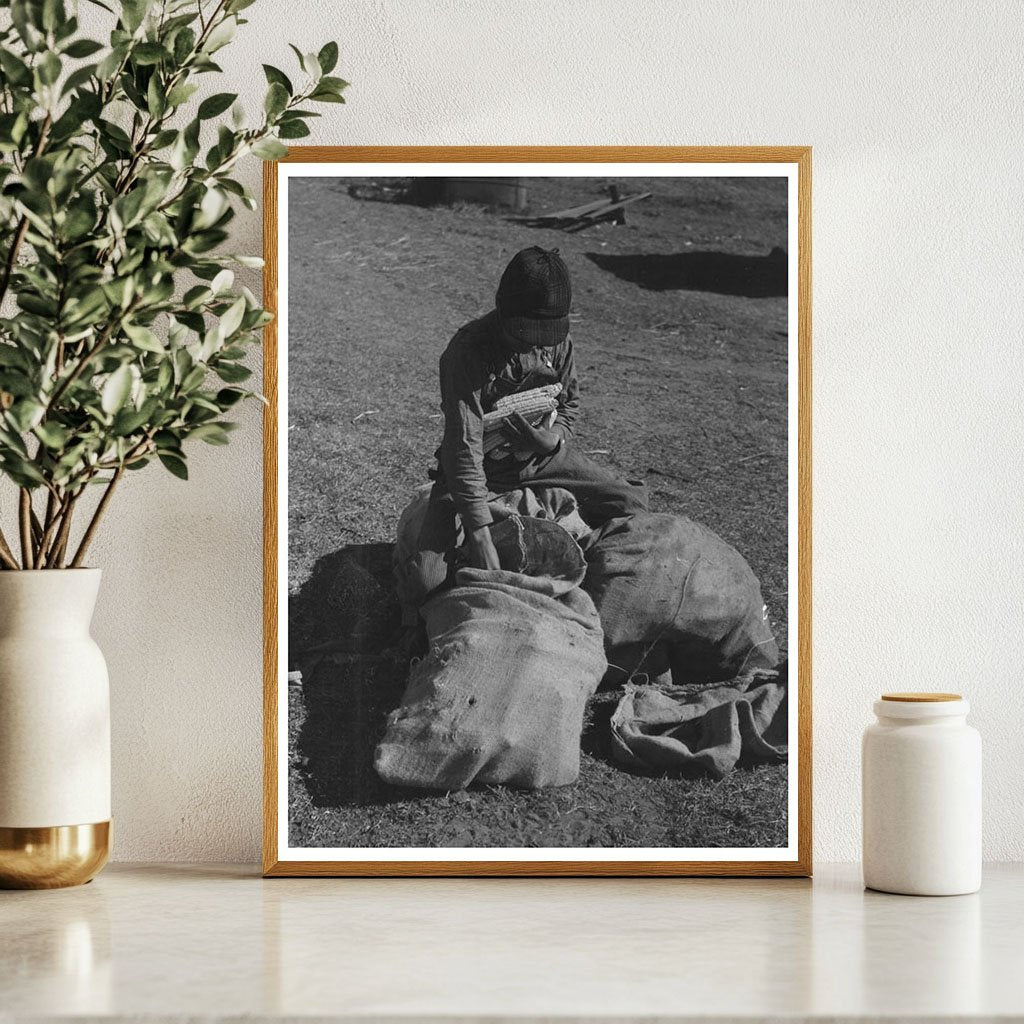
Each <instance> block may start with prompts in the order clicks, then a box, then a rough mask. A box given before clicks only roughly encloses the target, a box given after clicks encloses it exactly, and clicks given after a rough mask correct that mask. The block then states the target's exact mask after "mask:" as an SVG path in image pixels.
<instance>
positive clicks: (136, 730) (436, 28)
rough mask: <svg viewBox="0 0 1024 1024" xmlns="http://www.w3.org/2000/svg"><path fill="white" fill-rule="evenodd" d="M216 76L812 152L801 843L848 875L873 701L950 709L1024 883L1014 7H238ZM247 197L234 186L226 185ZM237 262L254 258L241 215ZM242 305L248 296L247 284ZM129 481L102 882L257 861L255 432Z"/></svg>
mask: <svg viewBox="0 0 1024 1024" xmlns="http://www.w3.org/2000/svg"><path fill="white" fill-rule="evenodd" d="M247 14H248V16H249V17H250V19H251V23H250V25H249V26H247V27H246V28H245V29H244V30H243V31H242V32H241V33H240V35H239V37H238V40H237V42H236V43H235V44H234V45H233V46H232V47H231V48H230V49H229V50H227V51H224V52H223V56H224V61H223V64H224V67H225V71H226V76H225V78H226V79H227V81H225V82H223V83H218V85H217V89H218V91H219V90H221V89H227V88H230V89H232V90H237V91H238V92H239V93H241V94H242V95H243V96H246V97H249V98H250V102H253V103H255V102H258V97H259V95H261V89H262V73H261V72H260V69H259V65H260V63H261V62H263V61H266V62H269V63H274V64H279V65H280V66H282V67H286V66H288V65H289V62H290V60H291V56H290V53H289V51H288V50H287V46H286V43H287V42H288V41H293V42H295V43H297V44H298V45H299V46H300V48H302V49H310V48H313V47H316V46H318V45H319V44H320V43H322V42H323V41H325V40H327V39H330V38H333V39H337V40H338V41H339V43H340V45H341V48H342V55H343V56H342V62H341V65H340V67H339V72H338V73H340V74H342V75H344V77H346V78H349V79H350V80H351V81H352V82H353V83H354V87H353V89H352V92H351V96H350V101H349V105H348V106H346V107H335V108H331V109H330V111H329V112H328V114H327V116H324V117H323V118H321V119H320V120H319V121H318V122H316V127H315V131H314V135H313V137H312V138H311V139H309V140H307V141H309V142H312V143H322V144H332V143H333V144H342V143H344V144H382V143H392V144H402V143H421V144H427V143H430V144H454V143H502V144H527V143H537V144H557V143H566V144H581V145H586V144H609V143H615V144H641V143H643V144H658V145H679V144H686V145H693V144H754V143H771V144H782V143H786V144H804V145H807V144H809V145H812V146H813V147H814V305H815V316H814V378H815V379H814V392H815V393H814V444H815V452H814V470H815V479H814V526H815V531H814V534H815V536H814V542H815V566H814V567H815V572H814V582H815V590H814V612H815V627H814V648H815V670H814V688H815V699H814V703H815V727H814V732H815V746H816V749H815V755H816V757H815V761H816V764H815V776H816V777H815V806H816V822H815V849H816V855H817V857H818V858H819V859H823V860H832V859H854V858H856V857H857V856H858V855H859V852H858V849H859V839H858V836H859V776H858V759H859V741H860V731H861V728H862V726H863V725H864V724H865V722H866V721H867V720H868V718H869V716H870V707H871V700H872V699H873V697H874V696H875V695H876V694H877V693H878V692H879V691H880V690H883V689H892V688H897V689H914V688H936V689H954V690H962V691H963V692H964V693H965V694H967V695H968V696H969V697H970V699H971V700H972V702H973V705H974V708H975V710H974V715H973V720H974V723H975V724H976V725H977V726H978V727H979V728H980V729H981V731H982V733H983V736H984V739H985V744H986V748H985V749H986V773H987V774H986V855H987V856H988V857H990V858H997V859H1024V801H1022V800H1021V794H1022V792H1024V740H1022V738H1021V719H1022V711H1024V696H1022V694H1024V681H1022V678H1021V675H1022V666H1024V640H1022V635H1021V610H1022V607H1024V583H1022V574H1021V563H1022V559H1021V555H1022V550H1024V543H1022V540H1021V511H1020V508H1021V500H1020V497H1021V495H1020V491H1021V479H1022V472H1021V471H1022V469H1024V465H1022V462H1024V459H1022V455H1021V439H1022V438H1024V420H1022V412H1021V408H1022V405H1021V402H1020V396H1019V392H1020V389H1021V384H1022V379H1024V375H1022V372H1021V371H1022V369H1024V366H1022V361H1024V360H1022V355H1021V338H1022V337H1024V303H1022V298H1021V285H1020V282H1021V280H1022V279H1024V255H1022V238H1024V218H1022V212H1021V211H1022V187H1021V186H1022V171H1021V157H1020V152H1021V146H1022V144H1024V130H1022V119H1021V112H1022V103H1021V101H1022V78H1021V70H1020V63H1019V58H1020V54H1021V52H1022V43H1024V39H1022V21H1024V18H1022V9H1021V6H1020V4H1019V2H1017V0H1009V2H1006V3H988V2H983V0H982V2H975V3H967V2H963V3H952V2H945V3H942V2H934V0H931V2H927V3H911V2H901V3H899V4H888V5H886V4H878V3H875V2H860V3H852V2H848V3H842V4H837V3H815V2H811V0H808V2H806V3H796V2H779V0H764V2H762V3H748V2H743V3H740V2H736V3H724V2H716V0H703V2H701V3H699V4H697V3H691V2H683V0H662V2H652V0H634V2H632V3H630V4H623V3H622V2H621V0H614V2H613V0H588V2H582V0H562V2H561V3H559V4H548V3H542V2H540V0H537V2H528V0H504V2H502V3H497V2H481V0H471V2H467V0H461V2H455V0H445V2H442V0H432V2H430V3H427V2H425V0H424V2H416V0H384V2H369V0H352V2H349V3H344V4H342V3H336V2H327V0H320V2H314V0H288V2H285V0H276V2H275V0H260V2H259V3H257V4H256V5H255V6H253V7H252V8H250V9H249V11H248V12H247ZM248 174H249V177H250V178H251V180H252V181H253V183H256V181H257V180H258V174H259V169H258V167H256V166H255V165H254V166H252V167H251V168H249V171H248ZM238 235H239V237H238V242H237V245H236V248H237V249H238V250H239V251H251V252H258V251H259V244H260V242H259V240H260V225H259V221H258V218H256V217H251V218H248V219H244V220H242V222H241V223H240V224H239V227H238ZM248 283H249V284H250V287H254V285H255V284H258V281H257V282H253V281H252V280H250V281H249V282H248ZM236 437H237V438H238V440H237V442H236V443H235V444H234V445H232V447H230V448H228V449H213V448H210V449H204V450H203V451H201V452H197V453H196V457H195V459H194V460H193V463H192V465H193V467H194V468H193V477H194V479H193V481H192V482H191V483H190V484H189V485H183V484H181V483H179V482H178V481H176V480H174V479H173V478H171V477H169V476H167V475H164V474H162V473H159V472H157V471H151V472H147V473H145V474H144V475H143V476H141V477H139V478H135V479H132V480H131V481H130V487H126V488H125V490H126V493H125V494H124V495H122V497H121V501H120V505H119V507H118V509H117V512H118V515H117V517H116V519H115V521H114V522H112V523H111V524H110V526H109V527H108V529H107V531H106V533H105V535H104V537H103V540H102V542H101V543H100V544H99V545H98V546H97V549H96V553H95V564H101V565H103V566H105V567H106V577H105V582H104V588H103V593H102V606H101V609H100V612H99V614H98V617H97V622H96V628H95V634H96V637H97V639H98V640H99V642H100V643H101V645H102V646H103V648H104V650H105V651H106V653H107V657H108V659H109V663H110V668H111V674H112V679H113V706H114V721H113V728H114V737H115V740H114V743H115V747H114V770H115V781H114V813H115V818H116V828H117V838H116V847H115V855H116V856H117V857H118V858H119V859H167V860H177V859H181V860H192V859H208V860H217V859H256V858H257V856H258V848H259V835H260V810H259V807H260V794H259V790H260V729H261V720H260V719H261V715H260V638H261V568H260V523H261V499H260V472H261V470H260V429H259V419H258V415H257V410H256V409H255V408H253V409H250V410H249V413H248V418H247V423H246V429H245V430H243V431H242V432H241V433H240V434H238V435H236Z"/></svg>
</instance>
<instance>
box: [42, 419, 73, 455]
mask: <svg viewBox="0 0 1024 1024" xmlns="http://www.w3.org/2000/svg"><path fill="white" fill-rule="evenodd" d="M32 432H33V433H34V434H35V435H36V437H38V438H39V440H40V441H42V442H43V444H44V445H46V447H47V448H49V449H51V450H52V451H60V450H61V448H63V447H64V445H65V444H66V443H67V440H68V438H69V437H70V436H71V432H70V431H69V430H67V429H66V428H65V427H62V426H61V425H60V424H59V423H54V422H52V421H51V420H46V421H44V422H42V423H37V424H36V425H35V427H34V428H33V431H32Z"/></svg>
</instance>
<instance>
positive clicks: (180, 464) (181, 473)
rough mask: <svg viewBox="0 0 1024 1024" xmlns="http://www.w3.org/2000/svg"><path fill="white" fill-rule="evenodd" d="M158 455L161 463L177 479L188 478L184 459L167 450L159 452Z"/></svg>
mask: <svg viewBox="0 0 1024 1024" xmlns="http://www.w3.org/2000/svg"><path fill="white" fill-rule="evenodd" d="M158 457H159V459H160V461H161V462H162V463H163V465H164V468H165V469H167V470H169V471H170V472H171V473H173V474H174V475H175V476H176V477H177V478H178V479H179V480H187V479H188V466H186V465H185V460H184V459H181V458H179V457H178V456H177V455H171V454H169V453H167V452H160V454H159V456H158Z"/></svg>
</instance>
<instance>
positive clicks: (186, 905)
mask: <svg viewBox="0 0 1024 1024" xmlns="http://www.w3.org/2000/svg"><path fill="white" fill-rule="evenodd" d="M0 921H2V926H3V927H2V935H3V942H2V943H0V1017H5V1018H6V1019H7V1020H12V1021H14V1020H18V1019H21V1018H28V1017H38V1016H40V1015H64V1014H88V1015H106V1014H109V1015H116V1016H121V1017H129V1016H134V1015H139V1014H149V1015H156V1016H159V1017H161V1018H163V1019H175V1018H185V1017H190V1016H191V1017H194V1016H197V1015H201V1016H203V1017H207V1018H211V1017H218V1016H223V1017H227V1016H231V1017H239V1016H243V1015H244V1016H249V1017H281V1016H301V1015H323V1016H327V1015H346V1016H362V1017H391V1016H408V1015H416V1016H417V1017H425V1016H434V1017H440V1018H450V1017H467V1016H470V1017H473V1016H485V1015H488V1016H494V1015H500V1016H502V1017H518V1018H530V1017H549V1016H572V1017H583V1018H593V1017H596V1016H600V1017H602V1018H609V1017H611V1018H615V1017H619V1018H636V1017H643V1016H659V1017H664V1018H670V1019H671V1018H675V1019H686V1018H706V1017H716V1018H723V1017H741V1016H745V1017H750V1016H755V1017H769V1016H771V1017H774V1016H795V1017H828V1016H844V1017H857V1016H863V1017H874V1016H879V1015H884V1016H887V1017H900V1018H904V1019H914V1018H924V1017H929V1016H948V1015H957V1016H965V1017H988V1016H993V1017H994V1016H1006V1015H1024V990H1022V988H1021V986H1020V984H1019V979H1018V974H1019V971H1020V967H1021V965H1022V964H1024V867H1022V866H1020V865H990V866H989V867H988V868H987V871H986V876H985V884H984V887H983V888H982V891H981V892H980V893H978V894H975V895H973V896H957V897H946V898H915V897H899V896H887V895H884V894H881V893H874V892H865V891H864V890H863V888H862V887H861V882H860V874H859V870H858V868H857V866H856V865H825V866H823V867H819V868H818V870H817V873H816V878H815V880H814V882H813V883H811V882H808V881H806V880H795V879H793V880H789V879H787V880H770V879H757V880H751V879H602V880H589V879H586V880H585V879H557V880H536V879H530V880H527V879H515V880H513V879H509V880H504V879H273V880H263V879H261V878H260V877H259V874H258V871H257V869H256V868H255V867H250V866H245V865H243V866H238V865H185V864H180V865H141V864H139V865H132V864H124V865H114V866H112V867H111V868H108V869H107V871H105V872H104V873H103V874H102V875H101V876H100V877H99V878H98V879H97V880H96V881H95V882H93V883H92V884H90V885H88V886H83V887H80V888H78V889H68V890H48V891H41V892H3V893H0Z"/></svg>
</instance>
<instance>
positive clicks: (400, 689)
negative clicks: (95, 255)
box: [275, 150, 802, 873]
mask: <svg viewBox="0 0 1024 1024" xmlns="http://www.w3.org/2000/svg"><path fill="white" fill-rule="evenodd" d="M321 159H322V158H321ZM301 160H302V158H301V150H296V151H295V152H294V155H293V157H291V158H290V161H286V162H282V163H281V164H280V165H279V166H278V167H277V168H276V174H277V176H278V177H277V190H278V192H277V204H276V210H277V223H276V229H275V230H276V235H277V240H278V246H279V248H278V258H277V274H278V281H279V283H278V297H277V298H278V310H277V346H276V359H277V367H278V376H279V390H278V395H277V421H278V430H279V444H278V450H277V453H276V454H277V464H278V472H277V480H276V485H277V495H278V502H277V516H278V519H277V523H276V536H277V539H278V541H279V546H278V563H277V573H278V577H277V578H278V608H277V614H278V617H279V622H280V629H279V635H278V652H277V654H278V658H277V673H276V676H277V695H278V703H277V706H276V707H277V723H278V733H277V745H278V753H279V757H278V764H277V772H278V776H277V793H276V796H277V801H278V802H277V808H276V813H277V822H278V824H277V833H276V834H277V858H278V860H280V861H281V862H288V861H323V862H331V863H338V864H339V865H341V867H340V868H339V873H344V864H345V863H346V862H360V863H365V862H382V863H385V864H386V863H388V862H398V863H401V862H406V863H414V862H415V863H419V864H426V865H430V864H435V863H436V864H440V863H455V864H463V865H468V864H469V863H470V862H474V863H489V862H496V861H500V862H522V863H524V864H527V865H529V864H533V865H534V866H536V865H538V864H542V863H543V864H550V863H567V862H573V863H577V864H578V863H580V862H593V863H594V864H595V865H597V870H598V871H600V866H601V865H602V864H604V865H606V866H608V865H611V864H619V865H621V864H627V865H629V864H635V865H637V866H638V867H639V866H640V865H642V864H651V863H664V864H672V863H675V864H680V863H683V864H685V863H686V862H715V863H718V862H721V863H724V864H726V865H728V864H729V863H734V864H735V866H736V868H737V870H738V871H742V866H743V865H744V864H755V863H756V864H765V863H776V862H777V863H778V864H780V865H782V867H783V870H786V866H787V865H788V866H789V868H792V867H793V865H794V864H795V863H796V862H797V861H798V859H799V858H798V832H799V828H798V825H799V823H798V821H797V820H796V817H797V806H798V800H797V770H796V765H797V762H796V760H795V757H794V755H795V751H796V745H797V723H798V704H799V702H798V699H797V681H798V674H799V673H798V667H797V663H798V658H797V649H798V639H797V638H798V622H797V619H798V615H799V611H798V600H797V580H798V565H797V551H798V547H797V525H798V524H797V515H798V508H797V506H798V501H797V494H798V491H797V465H798V461H797V455H798V452H797V440H798V439H797V436H796V434H797V423H798V417H797V407H798V397H799V396H798V385H797V365H796V363H797V353H798V350H799V347H798V334H797V331H798V322H799V317H800V316H801V315H802V313H801V311H800V310H799V308H798V303H797V301H796V293H797V259H796V257H797V253H796V247H797V245H798V242H799V235H798V232H797V214H798V211H797V196H798V190H797V167H796V164H795V163H755V162H742V163H713V162H711V163H680V164H661V165H658V164H643V165H631V164H628V163H616V164H607V165H606V164H594V165H588V164H572V165H566V164H562V165H558V164H550V165H543V164H542V165H523V166H515V165H504V164H502V165H486V164H479V165H471V166H467V165H460V164H452V165H450V166H446V165H443V164H435V165H427V166H423V165H419V166H417V165H405V164H402V165H387V164H375V165H363V166H360V165H357V164H351V163H348V164H341V163H323V162H321V163H313V162H310V163H303V162H301ZM508 172H512V173H508ZM502 174H505V176H502ZM426 870H427V871H429V870H430V869H429V866H428V867H427V868H426ZM385 873H386V872H385ZM623 873H625V872H623ZM637 873H641V872H640V871H639V870H638V872H637ZM680 873H685V872H680ZM791 873H795V872H791Z"/></svg>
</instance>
